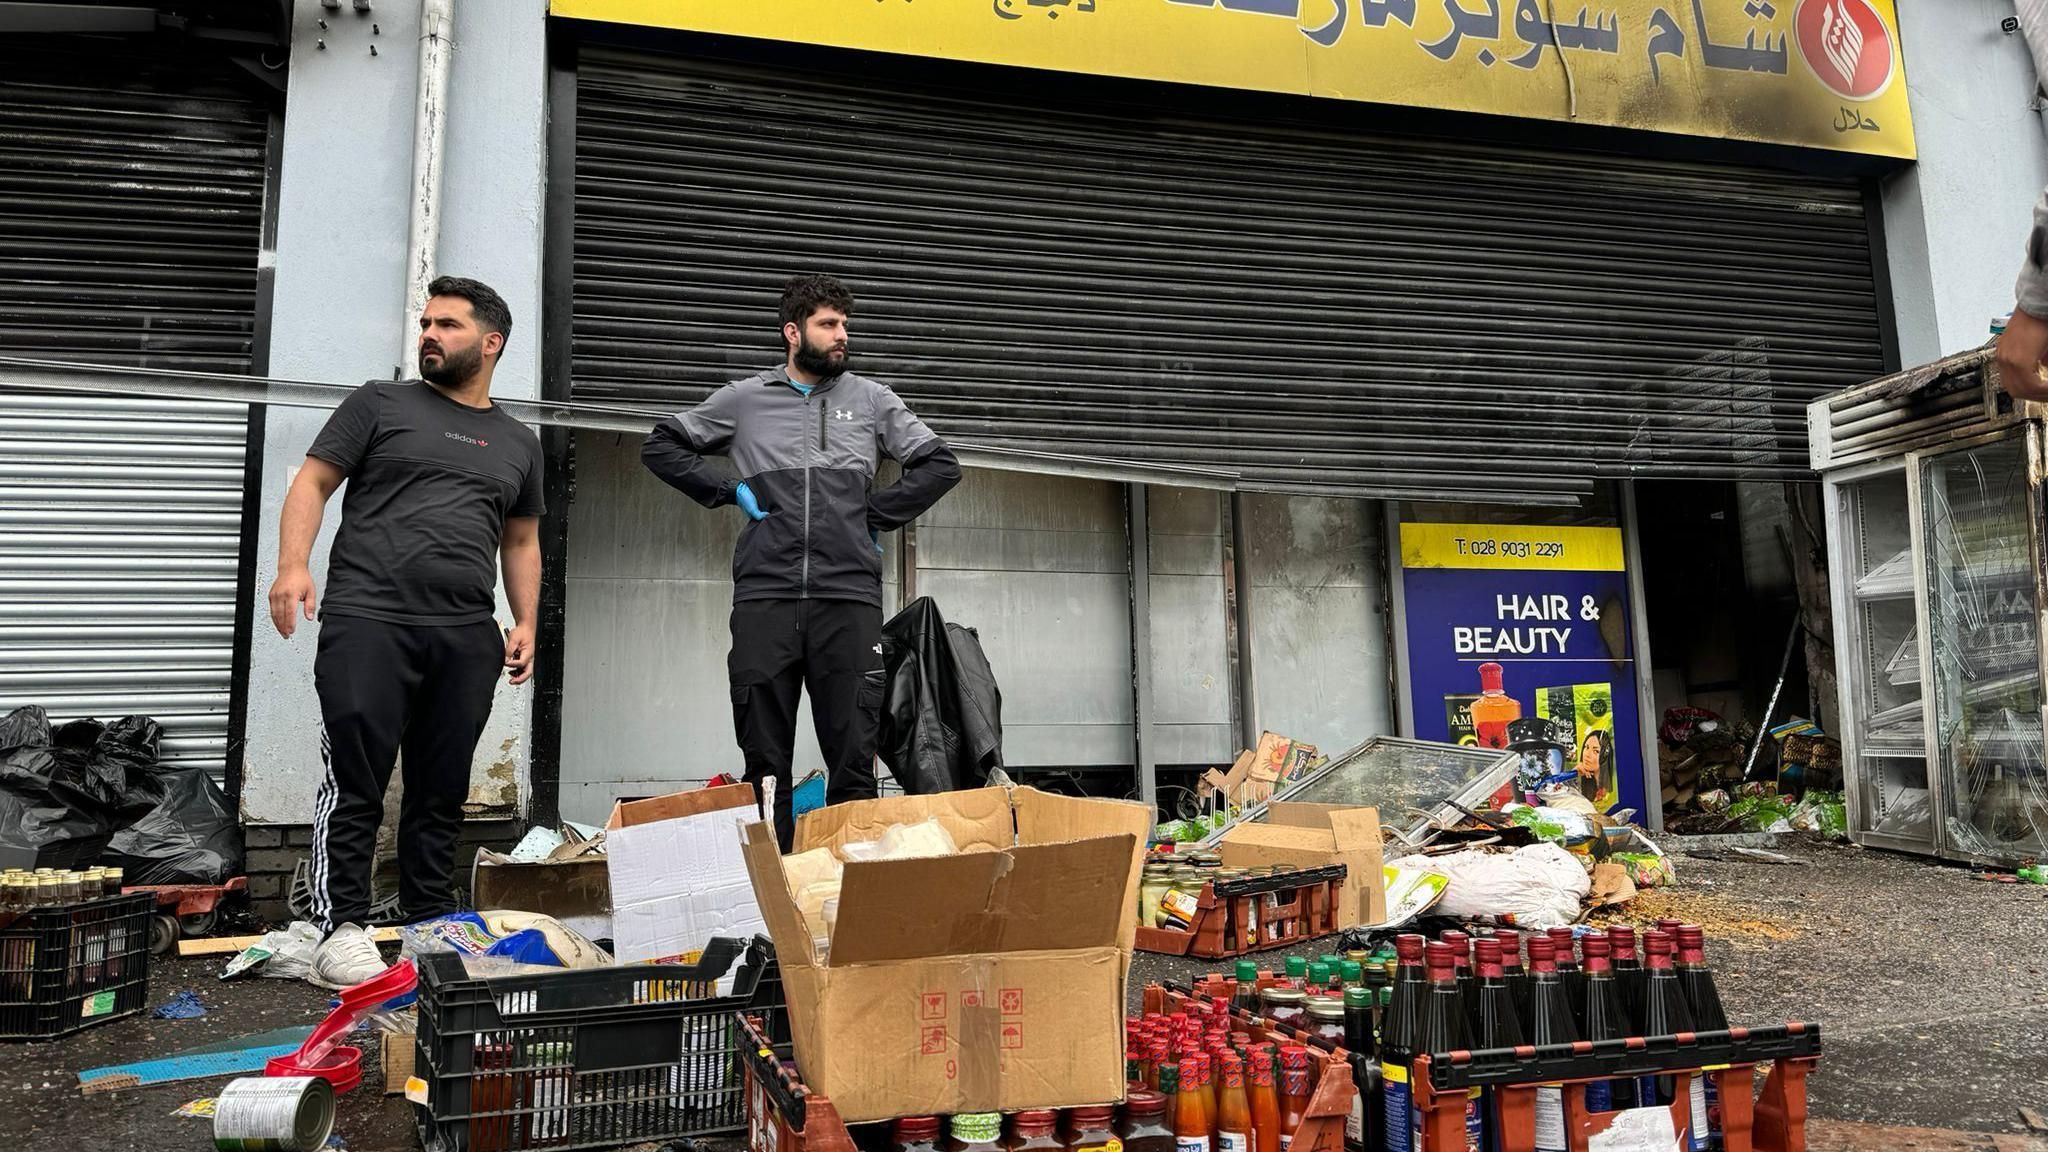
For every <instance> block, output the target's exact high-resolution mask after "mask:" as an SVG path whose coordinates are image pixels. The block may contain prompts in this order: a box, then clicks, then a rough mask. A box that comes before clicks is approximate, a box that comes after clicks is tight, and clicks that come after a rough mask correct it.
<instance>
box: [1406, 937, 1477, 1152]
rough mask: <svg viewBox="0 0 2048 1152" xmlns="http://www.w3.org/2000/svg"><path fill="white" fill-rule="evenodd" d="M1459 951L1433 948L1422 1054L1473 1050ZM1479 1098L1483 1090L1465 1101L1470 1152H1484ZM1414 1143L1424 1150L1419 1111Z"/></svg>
mask: <svg viewBox="0 0 2048 1152" xmlns="http://www.w3.org/2000/svg"><path fill="white" fill-rule="evenodd" d="M1455 951H1456V949H1455V948H1454V947H1452V946H1451V945H1449V944H1443V943H1433V944H1431V945H1429V949H1428V955H1429V997H1428V999H1427V1000H1425V1001H1424V1003H1423V1011H1422V1029H1421V1034H1420V1035H1421V1040H1420V1042H1419V1043H1418V1044H1417V1045H1416V1050H1417V1052H1418V1053H1421V1054H1429V1055H1435V1056H1441V1055H1443V1054H1445V1053H1450V1052H1456V1051H1459V1050H1461V1049H1469V1048H1471V1047H1472V1041H1471V1031H1470V1029H1469V1028H1468V1027H1467V1025H1466V1020H1465V1006H1464V1003H1463V1002H1462V1000H1461V998H1460V997H1459V995H1458V967H1457V964H1456V963H1455V962H1454V961H1453V959H1452V953H1453V952H1455ZM1479 1096H1480V1090H1479V1089H1477V1088H1474V1089H1472V1091H1471V1093H1470V1095H1469V1096H1467V1097H1466V1100H1465V1140H1464V1147H1465V1149H1466V1152H1481V1149H1482V1147H1483V1146H1484V1143H1485V1129H1484V1126H1483V1124H1482V1121H1481V1115H1480V1107H1479ZM1413 1140H1414V1142H1413V1144H1411V1145H1410V1146H1411V1147H1415V1148H1420V1147H1422V1112H1421V1110H1420V1109H1419V1108H1418V1109H1417V1110H1416V1112H1415V1134H1414V1137H1413Z"/></svg>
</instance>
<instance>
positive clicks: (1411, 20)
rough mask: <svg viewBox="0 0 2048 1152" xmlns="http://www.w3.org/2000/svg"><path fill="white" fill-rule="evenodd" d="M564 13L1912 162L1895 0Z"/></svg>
mask: <svg viewBox="0 0 2048 1152" xmlns="http://www.w3.org/2000/svg"><path fill="white" fill-rule="evenodd" d="M551 2H552V10H553V11H554V13H555V14H556V15H560V16H569V17H575V18H579V19H586V20H601V21H609V22H613V23H626V24H642V25H649V26H654V27H663V28H681V29H687V30H693V31H701V32H716V33H723V34H727V35H735V36H751V37H756V38H760V39H768V40H794V41H801V42H805V43H812V44H824V45H833V46H839V47H845V48H859V49H866V50H871V51H878V52H895V53H902V54H906V55H913V56H930V57H942V58H947V59H956V60H973V61H981V62H984V63H990V64H1008V65H1017V66H1021V67H1027V68H1046V69H1054V70H1058V71H1065V72H1084V73H1093V74H1097V75H1105V76H1127V77H1134V78H1138V79H1147V80H1164V81H1171V82H1175V83H1184V84H1204V85H1211V86H1216V87H1225V88H1246V89H1258V90H1264V91H1272V92H1290V93H1296V94H1299V95H1306V96H1323V97H1332V98H1337V99H1344V100H1364V101H1372V102H1376V103H1383V104H1406V105H1414V106H1421V107H1431V108H1444V109H1452V110H1457V111H1465V112H1482V113H1493V114H1497V115H1506V116H1524V117H1536V118H1541V119H1549V120H1575V121H1577V122H1580V123H1588V124H1604V125H1611V126H1614V127H1621V128H1637V129H1644V130H1648V131H1656V132H1674V133H1683V134H1688V135H1695V136H1713V137H1729V138H1734V139H1742V140H1755V141H1762V142H1767V143H1776V144H1791V145H1798V146H1804V147H1811V148H1827V149H1833V150H1839V151H1847V152H1861V153H1867V154H1871V155H1879V156H1895V157H1903V158H1910V157H1911V156H1912V155H1913V127H1912V123H1911V120H1910V118H1909V116H1908V114H1907V103H1906V82H1905V74H1904V64H1903V61H1902V60H1901V58H1900V53H1899V43H1898V20H1897V17H1896V14H1895V12H1894V2H1895V0H551Z"/></svg>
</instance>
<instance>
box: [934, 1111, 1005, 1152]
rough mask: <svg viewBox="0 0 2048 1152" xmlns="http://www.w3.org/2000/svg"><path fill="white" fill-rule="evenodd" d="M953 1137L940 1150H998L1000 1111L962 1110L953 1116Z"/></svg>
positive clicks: (954, 1151) (1000, 1129) (985, 1151)
mask: <svg viewBox="0 0 2048 1152" xmlns="http://www.w3.org/2000/svg"><path fill="white" fill-rule="evenodd" d="M952 1131H953V1138H952V1139H951V1140H948V1141H946V1142H945V1143H944V1144H943V1145H941V1146H940V1148H941V1150H942V1152H998V1150H999V1149H1001V1148H1002V1141H1003V1114H1002V1113H1001V1112H962V1113H960V1114H959V1115H957V1116H954V1117H953V1125H952Z"/></svg>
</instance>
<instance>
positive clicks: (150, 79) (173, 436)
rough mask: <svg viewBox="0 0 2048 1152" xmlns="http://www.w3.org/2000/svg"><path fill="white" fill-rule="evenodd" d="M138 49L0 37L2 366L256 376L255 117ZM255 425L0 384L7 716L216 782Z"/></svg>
mask: <svg viewBox="0 0 2048 1152" xmlns="http://www.w3.org/2000/svg"><path fill="white" fill-rule="evenodd" d="M231 75H232V65H230V64H229V63H227V62H226V61H225V60H221V59H219V58H218V57H217V55H215V56H201V55H197V54H195V53H194V52H192V51H180V50H178V49H177V48H175V47H174V46H172V45H166V44H162V43H159V42H158V41H157V40H155V39H153V38H149V37H142V38H138V39H134V40H126V39H121V38H112V37H106V38H101V37H86V36H58V35H39V36H17V37H14V38H12V39H11V40H10V41H9V42H7V43H4V44H0V353H4V354H7V355H15V356H31V357H39V358H47V359H75V360H84V361H90V362H93V363H100V364H121V365H137V366H142V367H152V368H169V367H177V368H193V369H199V370H203V371H211V372H246V371H248V369H249V367H250V353H251V342H252V339H253V336H254V332H255V324H256V287H257V283H256V282H257V263H258V249H259V246H260V243H261V224H262V214H263V187H264V168H265V151H266V146H267V144H266V142H267V133H268V127H269V110H268V107H267V106H266V105H265V104H264V102H263V101H261V100H259V99H257V98H256V97H254V96H252V95H250V94H249V92H248V90H247V88H246V87H244V86H238V85H236V84H234V83H231V82H230V80H231ZM247 426H248V422H247V409H246V407H245V406H244V405H241V404H222V403H202V402H192V401H178V400H161V399H159V400H150V399H141V398H137V399H128V398H123V397H102V396H73V395H36V394H25V393H20V392H13V391H7V390H0V712H5V711H7V710H9V709H12V708H15V707H18V706H20V705H24V704H40V705H42V706H43V707H44V708H46V709H47V710H48V711H49V712H50V714H51V716H52V718H53V719H57V720H69V719H75V718H80V717H91V718H96V719H100V720H112V719H115V718H116V717H119V716H123V715H128V714H142V715H146V716H150V717H153V718H154V719H156V720H157V721H158V722H159V723H161V724H163V726H164V729H165V737H164V745H163V752H164V757H165V759H166V760H167V761H171V762H176V763H188V764H200V765H204V766H205V767H207V768H208V769H209V770H211V771H212V772H214V773H215V774H216V775H218V774H220V773H222V772H223V771H224V768H225V759H226V754H227V735H228V709H229V699H228V698H229V685H230V679H231V667H232V656H233V648H234V620H235V599H236V597H235V589H236V577H237V563H238V560H239V557H240V548H241V542H240V528H241V519H242V491H243V455H244V448H245V441H246V438H247Z"/></svg>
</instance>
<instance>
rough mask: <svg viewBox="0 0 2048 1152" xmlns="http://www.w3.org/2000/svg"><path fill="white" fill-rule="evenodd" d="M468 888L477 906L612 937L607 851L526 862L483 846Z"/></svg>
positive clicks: (588, 934) (586, 934) (600, 937)
mask: <svg viewBox="0 0 2048 1152" xmlns="http://www.w3.org/2000/svg"><path fill="white" fill-rule="evenodd" d="M469 891H470V903H471V904H473V905H474V906H476V907H478V908H516V909H518V910H519V911H521V912H538V913H540V914H541V915H543V916H553V917H554V918H555V919H557V920H560V921H561V922H562V924H563V925H564V926H565V927H567V928H569V929H571V930H572V931H575V932H579V933H581V934H582V935H583V936H584V937H585V938H586V939H590V940H610V939H611V938H612V878H611V867H610V865H609V863H607V861H606V859H605V857H604V856H602V855H582V856H565V857H564V858H561V859H551V860H529V861H521V860H514V859H512V858H511V857H509V856H506V855H504V854H503V853H499V852H493V851H491V850H490V849H488V848H480V849H478V850H477V854H476V863H475V864H473V865H472V866H471V868H470V873H469ZM402 1087H403V1086H402V1085H401V1088H402Z"/></svg>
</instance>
